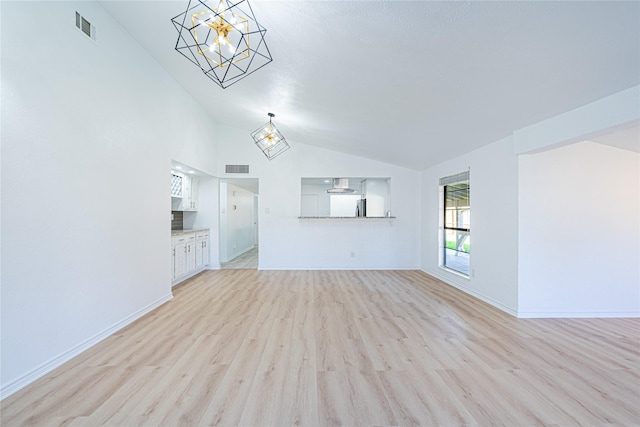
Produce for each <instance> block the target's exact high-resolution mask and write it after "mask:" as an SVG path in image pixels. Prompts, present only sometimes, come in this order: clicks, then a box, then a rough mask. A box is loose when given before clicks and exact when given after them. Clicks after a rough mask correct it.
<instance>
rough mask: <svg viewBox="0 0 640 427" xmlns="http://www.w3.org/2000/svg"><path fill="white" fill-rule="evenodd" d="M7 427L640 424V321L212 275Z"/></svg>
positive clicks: (411, 282)
mask: <svg viewBox="0 0 640 427" xmlns="http://www.w3.org/2000/svg"><path fill="white" fill-rule="evenodd" d="M174 293H175V298H174V299H173V300H172V301H170V302H168V303H167V304H165V305H163V306H162V307H160V308H158V309H157V310H155V311H153V312H152V313H149V314H148V315H146V316H145V317H143V318H141V319H139V320H138V321H136V322H135V323H133V324H132V325H129V326H128V327H126V328H124V329H123V330H121V331H119V332H118V333H116V334H114V335H113V336H111V337H109V338H108V339H106V340H105V341H103V342H101V343H99V344H98V345H96V346H94V347H93V348H91V349H90V350H88V351H86V352H85V353H83V354H81V355H79V356H78V357H76V358H75V359H73V360H72V361H70V362H68V363H66V364H65V365H63V366H61V367H60V368H58V369H56V370H55V371H53V372H51V373H50V374H48V375H46V376H45V377H43V378H41V379H40V380H38V381H37V382H35V383H33V384H31V385H30V386H28V387H27V388H25V389H23V390H21V391H19V392H17V393H16V394H14V395H13V396H10V397H9V398H7V399H5V400H4V401H2V402H1V410H2V414H1V418H0V420H1V424H2V425H3V426H22V425H33V426H58V425H59V426H136V425H139V426H209V425H220V426H236V425H242V426H338V425H342V426H413V425H423V426H457V425H471V426H490V425H503V426H534V425H548V426H577V425H580V426H613V425H635V426H637V425H640V319H537V320H525V319H515V318H513V317H511V316H509V315H507V314H505V313H503V312H501V311H499V310H497V309H495V308H493V307H491V306H489V305H487V304H485V303H483V302H481V301H478V300H476V299H474V298H472V297H470V296H468V295H466V294H464V293H462V292H460V291H458V290H456V289H454V288H452V287H450V286H447V285H445V284H443V283H441V282H439V281H437V280H435V279H433V278H432V277H430V276H428V275H426V274H424V273H422V272H418V271H256V270H219V271H206V272H204V273H201V274H200V275H198V276H196V277H194V278H192V279H190V280H188V281H187V282H185V283H184V284H183V285H180V286H178V287H177V288H175V289H174Z"/></svg>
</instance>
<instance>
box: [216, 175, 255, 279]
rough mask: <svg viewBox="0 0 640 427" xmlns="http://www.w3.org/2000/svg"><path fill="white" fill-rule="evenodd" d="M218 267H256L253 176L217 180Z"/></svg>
mask: <svg viewBox="0 0 640 427" xmlns="http://www.w3.org/2000/svg"><path fill="white" fill-rule="evenodd" d="M219 194H220V224H219V225H220V226H219V230H220V231H219V233H220V235H219V242H220V250H219V254H220V267H221V268H223V269H240V268H245V269H247V268H248V269H257V268H258V265H259V234H260V233H259V229H258V227H259V226H258V203H259V199H260V191H259V182H258V179H257V178H221V179H220V189H219Z"/></svg>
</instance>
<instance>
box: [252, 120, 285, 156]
mask: <svg viewBox="0 0 640 427" xmlns="http://www.w3.org/2000/svg"><path fill="white" fill-rule="evenodd" d="M267 115H268V116H269V123H267V124H265V125H263V126H260V127H259V128H258V129H256V130H255V131H253V132H252V133H251V137H252V138H253V140H254V141H255V143H256V145H257V146H258V148H259V149H260V150H262V152H263V153H264V155H265V156H267V159H269V160H272V159H274V158H276V157H278V156H279V155H280V154H282V153H284V152H285V151H287V150H288V149H289V148H290V147H289V144H288V143H287V141H286V140H285V139H284V136H283V135H282V133H280V131H279V130H278V128H277V127H276V126H275V125H274V124H273V123H272V122H271V119H272V118H273V117H275V114H273V113H267Z"/></svg>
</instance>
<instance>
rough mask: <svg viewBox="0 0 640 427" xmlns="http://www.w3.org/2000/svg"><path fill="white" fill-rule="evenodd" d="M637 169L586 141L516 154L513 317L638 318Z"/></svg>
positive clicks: (632, 161)
mask: <svg viewBox="0 0 640 427" xmlns="http://www.w3.org/2000/svg"><path fill="white" fill-rule="evenodd" d="M639 171H640V155H639V154H638V153H634V152H631V151H627V150H622V149H619V148H613V147H609V146H606V145H602V144H597V143H594V142H581V143H577V144H573V145H570V146H566V147H562V148H557V149H554V150H549V151H545V152H542V153H538V154H528V155H521V156H519V182H520V201H519V212H520V215H519V223H520V235H519V245H520V248H519V252H520V261H519V288H520V289H519V300H520V302H519V310H518V311H519V313H518V315H519V316H520V317H624V316H636V317H637V316H638V315H639V314H640V263H639V260H640V210H639V205H640V201H639V200H640V172H639Z"/></svg>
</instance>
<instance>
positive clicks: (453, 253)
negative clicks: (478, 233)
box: [440, 172, 471, 276]
mask: <svg viewBox="0 0 640 427" xmlns="http://www.w3.org/2000/svg"><path fill="white" fill-rule="evenodd" d="M440 194H441V204H440V206H441V213H440V224H441V230H442V235H441V239H440V242H441V246H440V260H441V262H440V266H441V267H444V268H447V269H451V270H454V271H457V272H458V273H461V274H464V275H465V276H469V257H470V253H471V207H470V203H469V172H462V173H459V174H457V175H452V176H448V177H445V178H440Z"/></svg>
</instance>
